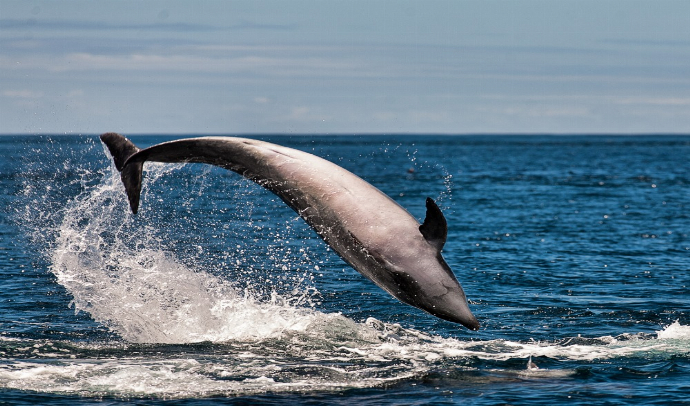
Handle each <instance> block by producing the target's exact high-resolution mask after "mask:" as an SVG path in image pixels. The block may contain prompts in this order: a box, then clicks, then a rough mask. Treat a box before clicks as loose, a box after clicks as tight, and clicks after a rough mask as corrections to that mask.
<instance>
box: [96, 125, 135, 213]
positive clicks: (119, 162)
mask: <svg viewBox="0 0 690 406" xmlns="http://www.w3.org/2000/svg"><path fill="white" fill-rule="evenodd" d="M101 141H103V143H105V145H106V146H107V147H108V150H109V151H110V155H112V156H113V161H115V167H116V168H117V170H118V171H120V179H122V183H123V184H124V185H125V190H126V191H127V198H128V199H129V207H130V208H131V209H132V213H134V214H136V213H137V210H139V195H140V194H141V176H142V171H143V168H144V161H143V160H138V159H137V160H134V161H133V162H130V161H129V158H130V157H131V156H132V155H134V154H136V153H137V152H139V151H140V149H139V148H137V146H136V145H134V144H133V143H132V141H130V140H128V139H127V138H125V137H124V136H122V135H120V134H117V133H105V134H102V135H101Z"/></svg>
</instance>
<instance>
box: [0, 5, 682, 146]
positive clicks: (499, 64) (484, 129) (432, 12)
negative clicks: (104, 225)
mask: <svg viewBox="0 0 690 406" xmlns="http://www.w3.org/2000/svg"><path fill="white" fill-rule="evenodd" d="M106 131H116V132H120V133H123V134H130V135H131V134H142V133H156V134H275V133H286V134H294V135H297V134H355V133H386V134H397V133H420V134H429V133H433V134H438V133H443V134H487V133H502V134H506V133H509V134H513V133H515V134H526V133H527V134H531V133H539V134H610V133H620V134H641V133H655V134H658V133H690V1H685V0H682V1H665V0H649V1H635V0H624V1H623V0H597V1H587V0H579V1H569V0H558V1H554V0H545V1H532V0H523V1H516V0H511V1H494V0H481V1H479V0H478V1H461V0H458V1H435V0H424V1H405V0H395V1H392V0H367V1H354V0H348V1H337V0H320V1H307V0H290V1H282V0H281V1H261V0H255V1H186V0H185V1H141V0H137V1H127V0H118V1H109V0H99V1H91V0H88V1H78V0H75V1H61V0H50V1H34V0H20V1H13V0H0V134H46V133H49V134H62V133H66V134H100V133H102V132H106Z"/></svg>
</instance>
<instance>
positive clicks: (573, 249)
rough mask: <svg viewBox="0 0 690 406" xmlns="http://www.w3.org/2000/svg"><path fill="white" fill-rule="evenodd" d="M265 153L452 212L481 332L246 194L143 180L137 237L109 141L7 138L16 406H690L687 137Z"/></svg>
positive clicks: (203, 173)
mask: <svg viewBox="0 0 690 406" xmlns="http://www.w3.org/2000/svg"><path fill="white" fill-rule="evenodd" d="M131 138H132V139H133V141H134V142H135V143H137V144H138V145H139V146H140V147H146V146H150V145H153V144H155V143H159V142H162V141H165V140H170V139H173V138H179V137H171V136H135V137H131ZM257 138H261V139H264V140H268V141H272V142H276V143H278V144H282V145H285V146H289V147H293V148H298V149H301V150H305V151H308V152H311V153H314V154H316V155H319V156H322V157H325V158H326V159H329V160H331V161H333V162H335V163H337V164H339V165H341V166H343V167H345V168H346V169H349V170H351V171H352V172H354V173H356V174H358V175H360V176H361V177H363V178H364V179H366V180H367V181H369V182H370V183H372V184H373V185H375V186H377V187H378V188H379V189H381V190H382V191H384V192H385V193H387V194H388V195H390V196H391V197H393V198H394V199H395V200H396V201H398V202H399V203H400V204H401V205H402V206H404V207H406V208H407V209H408V210H409V211H410V213H412V214H413V215H414V216H415V217H417V218H419V219H420V220H422V218H423V216H424V210H425V209H424V201H425V198H426V197H427V196H429V197H432V198H434V199H436V200H437V202H438V204H439V206H440V207H441V209H442V210H443V211H444V214H445V216H446V218H447V220H448V224H449V234H448V241H447V243H446V245H445V247H444V250H443V253H444V256H445V258H446V260H447V262H448V263H449V265H450V266H451V268H453V270H454V271H455V274H456V275H457V277H458V279H459V281H460V282H461V284H462V285H463V287H464V289H465V292H466V293H467V295H468V298H469V300H470V306H471V308H472V310H473V312H474V313H475V315H476V316H477V318H478V319H479V321H480V322H481V323H482V328H481V329H480V330H479V331H476V332H473V331H469V330H467V329H464V328H462V327H461V326H459V325H456V324H453V323H449V322H445V321H442V320H438V319H436V318H434V317H433V316H430V315H428V314H426V313H423V312H421V311H419V310H417V309H415V308H412V307H410V306H407V305H404V304H402V303H399V302H398V301H396V300H395V299H393V298H392V297H390V296H389V295H388V294H386V293H385V292H383V291H382V290H380V289H379V288H377V287H376V286H375V285H374V284H373V283H371V282H369V281H368V280H366V279H365V278H363V277H362V276H361V275H359V274H358V273H357V272H356V271H354V270H353V269H351V268H350V267H349V266H347V264H345V263H344V262H343V261H342V260H341V259H340V258H339V257H338V256H337V255H336V254H335V253H334V252H333V251H331V250H329V249H328V247H327V246H326V244H325V243H324V242H323V241H322V240H321V239H319V238H318V236H316V234H315V233H314V232H313V231H312V230H311V229H310V228H309V227H308V226H307V225H306V224H305V223H304V222H303V221H302V220H301V219H299V218H298V216H297V215H296V214H295V213H294V212H293V211H292V210H291V209H289V208H288V207H287V206H285V204H284V203H283V202H282V201H281V200H280V199H279V198H277V197H275V196H274V195H272V194H271V193H270V192H268V191H266V190H264V189H262V188H261V187H259V186H257V185H256V184H254V183H252V182H250V181H248V180H245V179H243V178H241V177H240V176H239V175H236V174H234V173H232V172H228V171H225V170H222V169H219V168H215V167H210V166H203V165H198V164H188V165H169V164H148V163H147V164H146V167H145V179H144V186H143V193H142V202H141V209H140V212H139V214H137V215H136V216H133V215H132V214H131V213H130V212H129V209H128V206H127V202H126V197H125V195H124V191H123V188H122V185H121V183H120V181H119V175H118V174H117V171H116V170H115V168H114V166H113V165H112V163H111V161H110V156H109V155H108V153H107V151H106V149H105V148H104V147H103V146H102V144H101V143H100V141H99V140H98V137H97V136H95V135H93V136H3V137H0V157H2V159H1V160H0V207H2V208H3V210H2V215H1V216H0V274H1V275H2V276H1V278H2V279H1V282H0V283H1V285H0V286H1V287H2V289H0V403H1V404H33V403H36V404H64V405H79V404H112V405H115V404H130V403H136V404H143V405H168V404H171V405H200V404H207V403H221V404H287V403H292V404H295V403H297V404H347V405H351V404H362V405H374V404H376V405H378V404H439V405H442V404H449V405H450V404H463V405H495V404H511V405H540V404H542V405H553V404H559V403H567V404H572V405H590V404H612V405H613V404H616V405H619V404H635V405H638V404H659V405H667V404H683V403H684V404H690V400H688V393H690V304H689V300H688V299H690V290H689V289H688V285H689V284H690V238H689V237H688V233H690V162H689V161H688V157H690V137H682V136H629V137H628V136H457V137H453V136H431V135H417V136H412V135H405V136H293V137H288V136H265V137H257ZM530 362H531V363H533V364H535V365H536V367H530V364H529V363H530Z"/></svg>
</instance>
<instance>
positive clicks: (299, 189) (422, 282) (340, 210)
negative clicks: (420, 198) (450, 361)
mask: <svg viewBox="0 0 690 406" xmlns="http://www.w3.org/2000/svg"><path fill="white" fill-rule="evenodd" d="M101 140H102V141H103V142H104V143H105V144H106V146H107V147H108V149H109V150H110V153H111V155H112V156H113V160H114V161H115V166H116V168H117V169H118V171H120V176H121V178H122V182H123V183H124V186H125V190H126V191H127V196H128V198H129V204H130V207H131V209H132V212H133V213H136V212H137V210H138V208H139V194H140V193H141V178H142V171H143V165H144V162H145V161H155V162H168V163H175V162H179V163H204V164H210V165H216V166H219V167H222V168H225V169H228V170H231V171H233V172H236V173H238V174H240V175H242V176H244V177H246V178H248V179H250V180H252V181H254V182H256V183H258V184H259V185H261V186H263V187H265V188H266V189H268V190H270V191H271V192H273V193H275V194H276V195H278V196H279V197H280V198H281V199H282V200H283V201H284V202H285V203H286V204H287V205H288V206H290V207H291V208H292V209H293V210H295V211H296V212H297V214H299V216H300V217H302V218H303V219H304V220H305V221H306V222H307V223H308V224H309V225H310V226H311V227H312V228H313V229H314V230H315V231H316V233H317V234H318V235H319V236H320V237H321V238H323V240H324V241H325V242H326V243H327V244H328V245H329V246H330V247H331V248H333V250H334V251H335V252H336V253H338V255H340V257H341V258H343V259H344V260H345V261H346V262H347V263H348V264H350V265H351V266H352V267H353V268H354V269H355V270H357V271H358V272H359V273H361V274H362V275H364V276H365V277H367V278H369V279H370V280H372V281H373V282H374V283H375V284H376V285H378V286H379V287H380V288H382V289H383V290H385V291H386V292H388V293H390V294H391V295H393V296H394V297H395V298H397V299H398V300H400V301H401V302H403V303H407V304H409V305H412V306H414V307H417V308H419V309H421V310H424V311H426V312H428V313H430V314H432V315H434V316H436V317H439V318H441V319H444V320H448V321H451V322H455V323H460V324H462V325H463V326H465V327H467V328H469V329H471V330H477V329H479V322H478V321H477V319H476V318H475V317H474V315H473V314H472V312H471V311H470V308H469V306H468V304H467V299H466V297H465V293H464V292H463V290H462V287H461V286H460V284H459V283H458V280H457V279H456V278H455V275H453V272H452V271H451V269H450V267H449V266H448V265H447V264H446V261H445V260H444V259H443V257H442V256H441V249H442V248H443V245H444V243H445V242H446V235H447V232H448V227H447V224H446V219H445V217H444V216H443V213H441V210H440V209H439V208H438V206H437V205H436V203H435V202H434V201H433V200H432V199H430V198H427V200H426V219H425V220H424V222H423V223H422V224H421V225H420V224H419V222H417V220H416V219H415V218H414V217H413V216H412V215H410V214H409V213H408V212H407V211H406V210H405V209H404V208H402V207H401V206H400V205H398V204H397V203H396V202H395V201H393V199H391V198H390V197H388V196H387V195H385V194H384V193H383V192H381V191H380V190H378V189H377V188H375V187H374V186H372V185H371V184H369V183H367V182H366V181H364V180H362V179H361V178H360V177H358V176H357V175H355V174H353V173H351V172H349V171H347V170H345V169H343V168H341V167H340V166H338V165H336V164H334V163H332V162H330V161H327V160H325V159H322V158H319V157H317V156H314V155H312V154H309V153H306V152H303V151H299V150H295V149H292V148H286V147H282V146H279V145H276V144H271V143H268V142H263V141H258V140H253V139H246V138H233V137H201V138H190V139H181V140H176V141H170V142H164V143H162V144H158V145H154V146H152V147H149V148H146V149H139V148H137V147H136V146H135V145H134V144H133V143H132V142H131V141H130V140H128V139H127V138H125V137H124V136H122V135H120V134H116V133H105V134H102V135H101Z"/></svg>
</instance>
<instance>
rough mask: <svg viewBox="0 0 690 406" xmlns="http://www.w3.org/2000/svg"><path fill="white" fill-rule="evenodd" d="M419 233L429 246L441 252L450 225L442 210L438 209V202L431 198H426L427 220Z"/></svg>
mask: <svg viewBox="0 0 690 406" xmlns="http://www.w3.org/2000/svg"><path fill="white" fill-rule="evenodd" d="M419 231H420V232H421V233H422V236H424V239H426V240H427V242H428V243H429V244H431V245H433V246H434V247H436V249H438V250H439V251H441V249H443V245H445V243H446V237H447V236H448V223H447V222H446V218H445V217H444V216H443V213H442V212H441V209H439V208H438V206H437V205H436V202H434V200H433V199H432V198H430V197H427V198H426V218H425V219H424V223H422V225H421V226H419Z"/></svg>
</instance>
